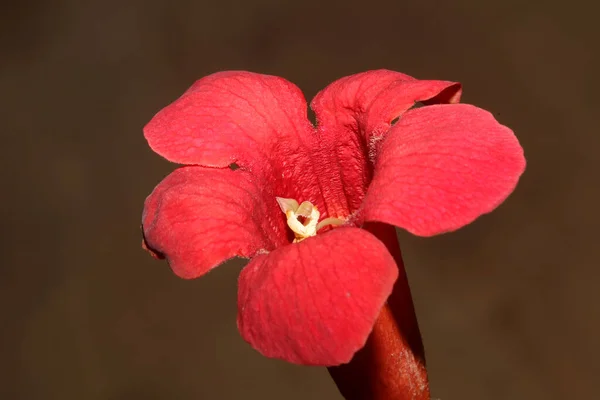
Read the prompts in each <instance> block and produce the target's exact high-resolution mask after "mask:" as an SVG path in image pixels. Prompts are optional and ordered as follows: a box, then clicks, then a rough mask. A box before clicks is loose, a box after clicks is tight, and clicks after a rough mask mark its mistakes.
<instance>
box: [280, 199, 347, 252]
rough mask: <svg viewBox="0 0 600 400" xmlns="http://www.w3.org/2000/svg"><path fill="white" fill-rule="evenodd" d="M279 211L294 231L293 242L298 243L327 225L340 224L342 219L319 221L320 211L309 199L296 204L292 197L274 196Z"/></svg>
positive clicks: (314, 234) (342, 221)
mask: <svg viewBox="0 0 600 400" xmlns="http://www.w3.org/2000/svg"><path fill="white" fill-rule="evenodd" d="M276 199H277V203H278V204H279V207H280V208H281V211H283V213H284V214H285V216H286V218H287V225H288V226H289V227H290V229H291V230H292V232H294V237H295V238H294V243H298V242H300V241H302V240H304V239H306V238H309V237H311V236H316V234H317V232H318V231H319V230H320V229H321V228H323V227H325V226H327V225H341V224H343V223H344V220H342V219H339V218H325V219H324V220H322V221H321V222H319V217H320V216H321V213H320V212H319V209H318V208H317V206H315V205H313V204H312V203H311V202H310V201H303V202H302V203H300V204H298V202H297V201H296V200H294V199H285V198H283V197H276Z"/></svg>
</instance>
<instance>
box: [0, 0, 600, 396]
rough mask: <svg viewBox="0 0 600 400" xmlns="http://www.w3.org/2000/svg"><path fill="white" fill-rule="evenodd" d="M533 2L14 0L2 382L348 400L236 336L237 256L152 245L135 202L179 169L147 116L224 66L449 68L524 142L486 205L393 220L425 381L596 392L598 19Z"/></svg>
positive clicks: (543, 392)
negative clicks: (445, 216) (179, 262)
mask: <svg viewBox="0 0 600 400" xmlns="http://www.w3.org/2000/svg"><path fill="white" fill-rule="evenodd" d="M538 3H539V4H533V3H531V4H523V3H522V2H519V1H517V0H507V1H495V2H487V3H486V2H482V1H476V0H460V1H454V2H442V1H412V2H401V1H388V2H384V1H380V0H369V1H363V2H348V1H346V2H333V1H329V2H328V1H316V0H314V1H302V2H300V1H299V2H295V3H292V2H288V3H287V4H284V2H281V1H276V0H253V1H248V2H241V1H237V2H236V1H232V0H220V1H203V0H197V1H180V2H167V1H159V0H152V1H151V0H146V1H142V0H132V1H115V0H105V1H100V0H97V1H91V0H87V1H85V0H84V1H82V0H78V1H75V0H59V1H54V2H50V1H35V0H26V1H22V2H19V3H17V2H13V4H12V5H9V4H6V3H5V4H3V6H2V12H1V17H0V19H1V20H0V32H1V39H0V45H1V46H2V53H1V61H0V89H1V92H0V93H1V96H2V97H1V100H0V102H1V104H0V106H1V107H0V110H1V111H0V113H1V115H2V127H1V134H2V150H1V151H2V157H1V160H2V168H1V172H0V173H1V174H2V196H1V201H2V204H1V207H0V213H1V220H0V221H1V222H0V225H1V227H2V232H3V234H2V245H1V246H2V249H1V250H2V255H3V258H2V266H1V269H0V311H1V313H0V318H1V320H0V321H1V323H2V331H1V332H2V336H1V340H0V360H1V361H0V398H2V399H44V400H45V399H61V400H64V399H90V400H95V399H114V400H125V399H161V400H162V399H182V400H185V399H265V400H266V399H307V398H310V399H340V398H341V397H340V396H339V395H338V394H337V391H336V389H335V387H334V385H333V383H332V382H331V381H330V379H329V376H328V374H327V372H326V370H325V369H317V368H303V367H297V366H292V365H287V364H285V363H282V362H278V361H273V360H268V359H265V358H263V357H261V356H260V355H258V354H257V353H256V352H254V351H253V350H252V349H251V348H249V346H247V345H246V344H245V343H244V342H243V341H242V339H241V338H240V337H239V335H238V332H237V329H236V326H235V315H236V277H237V274H238V273H239V270H240V268H241V265H242V264H241V263H240V262H233V263H229V264H227V265H225V266H224V267H222V268H219V269H218V270H215V271H214V272H213V273H211V274H210V275H209V276H207V277H205V278H202V279H199V280H195V281H183V280H180V279H178V278H176V277H175V276H174V275H173V274H172V273H171V271H170V270H169V269H168V267H167V265H166V264H165V263H162V262H158V261H155V260H153V259H152V258H150V257H149V256H147V255H146V254H145V253H144V252H143V251H142V250H141V248H140V233H139V223H140V216H141V210H142V203H143V200H144V198H145V196H146V195H147V194H149V193H150V191H151V190H152V189H153V187H154V185H155V184H156V183H158V182H159V181H160V179H162V177H163V176H165V175H166V174H167V173H169V172H170V171H171V170H172V169H173V168H174V167H175V166H174V165H171V164H169V163H167V162H166V161H164V160H162V159H161V158H160V157H159V156H157V155H155V154H153V153H152V152H151V151H150V149H149V148H148V147H147V145H146V143H145V141H144V139H143V137H142V133H141V129H142V127H143V125H144V124H145V123H146V122H147V121H148V120H149V119H150V118H151V117H152V116H153V115H154V113H155V112H156V111H158V110H159V109H160V108H162V107H163V106H165V105H166V104H167V103H169V102H170V101H172V100H174V99H175V98H176V97H177V96H179V95H180V94H181V93H182V92H183V91H184V90H185V89H186V88H187V87H188V86H189V85H191V83H192V82H193V81H194V80H195V79H197V78H199V77H202V76H204V75H206V74H209V73H212V72H215V71H218V70H223V69H247V70H253V71H257V72H263V73H270V74H276V75H280V76H283V77H286V78H287V79H289V80H291V81H293V82H295V83H296V84H298V85H299V86H300V87H301V88H302V89H303V90H304V92H305V94H306V97H307V98H308V99H310V98H312V96H314V94H315V93H316V92H317V91H318V90H320V89H321V88H323V87H324V86H325V85H326V84H328V83H329V82H331V81H332V80H334V79H336V78H339V77H341V76H344V75H347V74H350V73H355V72H359V71H363V70H366V69H374V68H388V69H394V70H398V71H401V72H405V73H408V74H411V75H413V76H415V77H418V78H423V79H428V78H429V79H447V80H457V81H461V82H462V83H463V84H464V88H465V92H464V93H465V94H464V98H463V101H464V102H467V103H474V104H476V105H479V106H481V107H483V108H487V109H489V110H491V111H493V112H494V113H495V115H496V116H497V118H498V119H499V120H500V121H501V122H502V123H504V124H506V125H508V126H510V127H512V128H513V129H514V130H515V132H516V133H517V135H518V137H519V138H520V140H521V142H522V144H523V147H524V148H525V152H526V155H527V157H528V170H527V172H526V173H525V175H524V177H523V179H522V181H521V183H520V185H519V187H518V188H517V191H516V192H515V193H514V195H513V196H511V197H510V198H509V200H508V201H507V202H506V203H505V204H504V205H502V206H501V207H500V208H499V209H498V210H497V211H496V212H494V213H493V214H491V215H489V216H486V217H483V218H481V219H479V220H478V221H477V222H476V223H474V224H472V225H471V226H469V227H467V228H465V229H463V230H461V231H459V232H457V233H453V234H448V235H443V236H441V237H436V238H431V239H422V238H415V237H412V236H410V235H408V234H407V233H405V232H401V233H400V239H401V243H402V246H403V250H404V254H405V261H406V264H407V268H408V273H409V277H410V281H411V284H412V287H413V293H414V297H415V301H416V306H417V312H418V315H419V319H420V323H421V328H422V331H423V336H424V340H425V345H426V348H427V351H428V363H429V370H430V377H431V385H432V390H433V396H434V397H439V398H441V399H442V400H451V399H474V400H479V399H486V400H494V399H545V400H554V399H592V398H599V396H600V394H599V390H598V389H599V385H598V383H597V379H598V371H600V369H598V365H597V360H598V357H599V356H600V354H599V346H598V340H597V337H599V336H600V332H599V326H600V311H599V310H598V304H599V301H598V295H597V292H598V291H599V289H598V283H599V281H598V277H599V275H600V274H599V272H598V266H599V265H598V264H599V262H598V259H599V256H600V254H599V253H600V251H599V249H600V244H599V243H598V239H599V235H598V225H599V224H600V218H599V216H600V213H599V212H598V209H597V207H598V205H599V204H600V184H599V179H598V176H599V174H598V164H599V163H598V161H597V159H598V157H599V155H598V154H599V153H600V146H599V145H600V134H599V133H600V132H598V128H597V126H598V123H597V117H596V116H597V114H595V112H597V109H598V106H599V104H598V96H597V90H596V89H597V88H598V77H597V73H598V71H599V70H600V68H599V66H600V65H599V62H598V61H599V60H598V47H597V42H596V41H595V40H596V38H597V37H598V36H600V24H599V23H598V22H597V15H598V14H597V13H596V12H594V11H593V10H591V9H590V7H586V5H585V4H584V3H583V1H577V0H574V1H570V2H568V3H567V4H565V3H564V2H559V1H551V2H550V3H548V2H538ZM590 3H591V2H590ZM594 44H596V46H594Z"/></svg>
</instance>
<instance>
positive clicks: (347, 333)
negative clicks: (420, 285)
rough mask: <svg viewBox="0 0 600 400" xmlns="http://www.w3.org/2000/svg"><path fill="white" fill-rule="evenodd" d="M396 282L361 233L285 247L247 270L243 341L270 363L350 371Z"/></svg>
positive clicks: (373, 241)
mask: <svg viewBox="0 0 600 400" xmlns="http://www.w3.org/2000/svg"><path fill="white" fill-rule="evenodd" d="M397 276H398V268H397V267H396V264H395V262H394V259H393V258H392V256H391V255H390V253H389V252H388V251H387V249H386V247H385V245H384V244H383V243H382V242H380V241H379V240H378V239H377V238H375V236H373V235H372V234H370V233H368V232H367V231H364V230H361V229H357V228H350V227H340V228H336V229H333V230H331V231H329V232H326V233H323V234H319V235H317V236H314V237H311V238H308V239H305V240H303V241H302V242H299V243H296V244H293V245H289V246H284V247H280V248H278V249H276V250H275V251H273V252H271V253H270V254H268V255H258V256H256V257H255V258H254V259H253V260H252V261H251V262H250V263H249V264H248V265H247V266H246V268H244V269H243V270H242V273H241V275H240V279H239V293H238V311H239V314H238V327H239V329H240V333H241V335H242V336H243V338H244V339H245V340H246V341H248V342H249V343H250V344H251V345H252V346H253V347H254V348H256V349H257V350H258V351H259V352H261V353H262V354H264V355H265V356H267V357H274V358H280V359H283V360H286V361H289V362H293V363H297V364H305V365H327V366H330V365H339V364H342V363H346V362H348V361H350V359H351V358H352V356H353V355H354V353H355V352H356V351H357V350H359V349H360V348H362V347H363V346H364V344H365V341H366V340H367V337H368V336H369V334H370V332H371V329H372V327H373V324H374V322H375V320H376V318H377V316H378V315H379V312H380V310H381V307H382V306H383V304H384V303H385V301H386V299H387V298H388V296H389V295H390V293H391V291H392V287H393V284H394V281H395V280H396V278H397Z"/></svg>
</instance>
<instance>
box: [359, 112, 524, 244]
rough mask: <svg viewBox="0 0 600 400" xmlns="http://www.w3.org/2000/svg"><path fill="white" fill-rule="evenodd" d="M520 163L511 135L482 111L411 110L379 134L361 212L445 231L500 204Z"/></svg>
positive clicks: (421, 230)
mask: <svg viewBox="0 0 600 400" xmlns="http://www.w3.org/2000/svg"><path fill="white" fill-rule="evenodd" d="M524 170H525V158H524V156H523V149H522V148H521V146H520V145H519V142H518V141H517V138H516V137H515V135H514V134H513V132H512V131H511V130H510V129H509V128H507V127H505V126H503V125H500V124H499V123H498V122H497V121H496V120H495V119H494V117H493V116H492V114H490V113H489V112H487V111H485V110H482V109H480V108H477V107H474V106H471V105H466V104H454V105H433V106H427V107H422V108H418V109H414V110H411V111H408V112H407V113H405V114H404V115H403V116H402V118H401V119H400V121H399V122H398V123H397V124H396V125H394V127H393V128H392V129H391V130H390V131H389V132H388V134H387V136H386V138H385V140H384V141H383V145H382V147H381V152H380V154H379V156H378V159H377V163H376V166H375V175H374V178H373V182H372V184H371V186H370V188H369V191H368V192H367V196H366V198H365V203H364V211H363V214H362V217H363V218H364V220H368V221H380V222H385V223H389V224H392V225H396V226H399V227H401V228H404V229H406V230H408V231H409V232H412V233H414V234H416V235H421V236H431V235H436V234H440V233H444V232H448V231H453V230H456V229H458V228H460V227H462V226H464V225H467V224H469V223H471V222H472V221H473V220H475V219H476V218H477V217H479V216H480V215H482V214H485V213H488V212H490V211H492V210H493V209H494V208H496V207H497V206H498V205H500V203H502V202H503V201H504V199H506V197H508V195H509V194H510V193H511V192H512V191H513V189H514V188H515V186H516V184H517V181H518V180H519V177H520V176H521V174H522V173H523V171H524Z"/></svg>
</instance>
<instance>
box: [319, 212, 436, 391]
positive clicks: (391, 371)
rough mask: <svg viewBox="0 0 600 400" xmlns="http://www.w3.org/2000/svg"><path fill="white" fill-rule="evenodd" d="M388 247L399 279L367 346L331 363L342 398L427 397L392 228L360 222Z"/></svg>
mask: <svg viewBox="0 0 600 400" xmlns="http://www.w3.org/2000/svg"><path fill="white" fill-rule="evenodd" d="M364 228H365V229H367V230H368V231H369V232H371V233H373V234H374V235H375V236H377V238H378V239H379V240H381V241H382V242H383V243H384V244H385V245H386V246H387V248H388V250H389V251H390V253H391V254H392V256H394V259H395V260H396V264H397V265H398V269H399V274H398V280H397V281H396V283H395V285H394V289H393V291H392V294H391V295H390V297H389V298H388V301H387V303H386V304H385V305H384V306H383V308H382V310H381V313H380V314H379V317H378V319H377V321H376V322H375V325H374V327H373V331H372V332H371V335H370V336H369V338H368V339H367V343H366V344H365V346H364V347H363V348H362V349H361V350H360V351H358V352H357V353H356V354H355V355H354V358H353V359H352V360H351V361H350V362H349V363H348V364H343V365H340V366H337V367H329V368H328V370H329V374H330V375H331V377H332V378H333V380H334V381H335V383H336V385H337V386H338V388H339V390H340V392H341V394H342V395H343V396H344V398H346V400H429V399H430V395H429V382H428V380H427V370H426V368H425V352H424V349H423V342H422V340H421V333H420V331H419V325H418V323H417V317H416V314H415V309H414V306H413V301H412V297H411V295H410V288H409V285H408V280H407V276H406V271H405V270H404V263H403V262H402V255H401V253H400V246H399V244H398V239H397V237H396V230H395V228H394V227H393V226H390V225H385V224H378V223H377V224H374V223H369V224H367V225H365V226H364Z"/></svg>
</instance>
